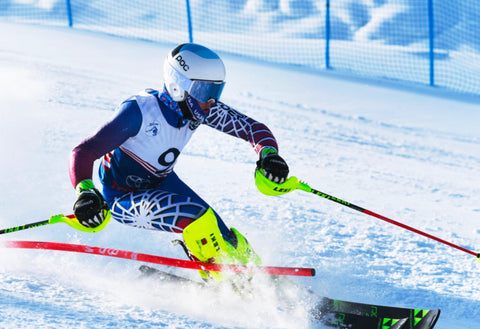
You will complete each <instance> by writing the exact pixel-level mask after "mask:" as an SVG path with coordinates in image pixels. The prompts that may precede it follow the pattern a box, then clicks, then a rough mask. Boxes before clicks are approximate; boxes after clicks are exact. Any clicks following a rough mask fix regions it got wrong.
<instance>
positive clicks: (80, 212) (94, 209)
mask: <svg viewBox="0 0 480 329" xmlns="http://www.w3.org/2000/svg"><path fill="white" fill-rule="evenodd" d="M75 191H76V192H77V201H75V204H74V205H73V212H74V214H75V217H76V218H77V219H78V222H79V223H80V224H82V225H83V226H85V227H92V228H93V227H97V226H99V225H100V224H102V223H103V221H104V220H105V217H106V216H107V214H108V212H109V211H110V210H109V209H108V205H107V202H105V199H104V198H103V196H102V194H101V193H100V192H99V191H98V190H97V189H96V188H95V186H94V185H93V182H92V181H91V180H90V179H86V180H83V181H81V182H80V183H78V185H77V187H76V188H75Z"/></svg>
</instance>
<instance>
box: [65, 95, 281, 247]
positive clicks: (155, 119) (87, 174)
mask: <svg viewBox="0 0 480 329" xmlns="http://www.w3.org/2000/svg"><path fill="white" fill-rule="evenodd" d="M202 124H203V125H207V126H210V127H212V128H215V129H217V130H219V131H222V132H224V133H227V134H229V135H232V136H235V137H238V138H241V139H243V140H245V141H248V142H250V143H251V145H252V146H253V147H254V149H255V151H256V152H257V153H259V152H261V151H262V150H263V149H264V148H272V149H274V150H276V151H278V146H277V142H276V140H275V138H274V136H273V134H272V133H271V131H270V130H269V129H268V128H267V127H266V126H265V125H264V124H262V123H260V122H257V121H255V120H254V119H252V118H250V117H248V116H246V115H244V114H241V113H239V112H237V111H236V110H234V109H232V108H231V107H229V106H227V105H225V104H223V103H221V102H216V103H214V104H213V105H212V107H211V109H210V112H209V114H208V116H207V117H206V119H205V120H204V122H196V121H191V120H186V119H184V117H183V115H182V113H181V111H180V108H179V105H178V104H177V103H176V102H174V101H173V100H172V99H171V97H170V96H169V94H168V92H167V91H166V90H165V89H164V90H163V92H159V91H157V90H153V89H146V90H145V91H142V92H140V93H139V94H137V95H134V96H132V97H130V98H129V99H127V100H126V101H124V102H123V103H122V104H120V106H119V107H118V109H117V112H116V114H115V116H114V117H113V118H112V119H111V120H110V121H109V122H107V123H106V124H105V125H103V126H102V127H101V128H100V129H99V130H98V131H97V132H96V133H95V134H94V135H92V136H90V137H88V138H86V139H85V140H83V141H82V142H81V143H80V144H79V145H78V146H76V147H75V148H74V150H73V151H72V153H71V157H70V166H69V173H70V179H71V181H72V184H73V186H76V185H77V184H78V183H79V182H81V181H82V180H85V179H91V177H92V171H93V164H94V161H95V160H96V159H99V158H102V162H101V164H100V166H99V176H100V181H101V183H102V185H103V191H102V194H103V196H104V197H105V200H106V201H107V203H108V205H109V207H110V209H111V213H112V217H113V218H114V219H115V220H117V221H119V222H121V223H124V224H127V225H131V226H134V227H140V228H146V229H152V230H161V231H167V232H178V233H180V232H182V231H183V229H184V228H185V227H186V226H188V225H189V224H190V223H192V222H193V221H194V220H196V219H197V218H199V217H200V216H201V215H202V214H204V213H205V211H206V210H207V209H208V208H209V207H210V206H209V205H208V204H207V203H206V202H205V201H204V200H203V199H202V198H201V197H199V196H198V195H197V194H196V193H195V192H194V191H193V190H192V189H191V188H190V187H189V186H187V185H186V184H185V183H184V182H183V181H182V180H181V179H180V178H179V177H178V176H177V175H176V173H175V172H174V170H173V169H174V165H175V163H176V161H177V159H178V156H179V155H180V153H181V151H182V149H183V148H184V146H185V145H186V144H187V143H188V141H189V140H190V138H191V136H192V135H193V133H194V132H195V131H196V129H197V128H198V127H199V126H200V125H202ZM215 214H216V213H215ZM216 216H217V219H218V224H219V228H220V231H221V232H222V235H223V236H224V238H225V239H226V240H227V241H228V240H230V233H229V229H228V228H227V226H226V225H225V223H224V222H223V220H222V219H221V217H220V216H219V215H218V214H216Z"/></svg>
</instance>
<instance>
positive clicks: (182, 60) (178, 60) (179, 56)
mask: <svg viewBox="0 0 480 329" xmlns="http://www.w3.org/2000/svg"><path fill="white" fill-rule="evenodd" d="M175 60H176V61H177V62H178V64H180V66H181V67H182V68H183V70H184V71H188V70H189V69H190V66H188V65H187V63H186V62H185V60H184V59H183V58H182V56H181V55H178V56H177V57H175Z"/></svg>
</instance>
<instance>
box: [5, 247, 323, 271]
mask: <svg viewBox="0 0 480 329" xmlns="http://www.w3.org/2000/svg"><path fill="white" fill-rule="evenodd" d="M0 246H2V247H4V248H19V249H44V250H57V251H70V252H78V253H85V254H93V255H101V256H107V257H116V258H123V259H129V260H135V261H139V262H147V263H154V264H159V265H166V266H175V267H181V268H188V269H194V270H205V271H215V272H235V273H256V274H270V275H293V276H315V269H313V268H302V267H281V266H247V265H229V264H210V263H202V262H195V261H191V260H183V259H176V258H168V257H162V256H155V255H149V254H142V253H137V252H132V251H125V250H119V249H112V248H99V247H92V246H86V245H79V244H70V243H57V242H40V241H3V242H1V244H0Z"/></svg>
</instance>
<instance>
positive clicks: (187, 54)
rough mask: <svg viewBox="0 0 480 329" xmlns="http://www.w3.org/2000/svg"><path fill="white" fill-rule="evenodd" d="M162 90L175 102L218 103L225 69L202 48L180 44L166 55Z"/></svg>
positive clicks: (209, 52) (210, 52)
mask: <svg viewBox="0 0 480 329" xmlns="http://www.w3.org/2000/svg"><path fill="white" fill-rule="evenodd" d="M163 77H164V81H165V87H166V88H167V91H168V93H169V94H170V96H171V97H172V99H173V100H174V101H176V102H183V101H187V103H189V102H188V100H187V98H188V96H191V97H193V98H194V99H195V100H196V101H198V102H202V103H206V102H208V101H209V100H210V99H213V100H215V101H216V100H218V99H219V98H220V95H221V94H222V90H223V87H224V85H225V65H224V64H223V61H222V60H221V59H220V57H219V56H218V55H217V54H216V53H214V52H213V51H211V50H210V49H208V48H207V47H204V46H202V45H198V44H195V43H184V44H181V45H178V46H177V47H175V48H174V49H172V50H171V51H170V53H169V54H168V56H167V58H166V59H165V63H164V65H163Z"/></svg>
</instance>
